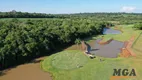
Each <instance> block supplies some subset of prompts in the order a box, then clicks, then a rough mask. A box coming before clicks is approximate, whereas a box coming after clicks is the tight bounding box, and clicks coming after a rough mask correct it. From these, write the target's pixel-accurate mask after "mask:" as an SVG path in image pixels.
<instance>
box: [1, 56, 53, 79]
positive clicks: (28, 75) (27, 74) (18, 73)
mask: <svg viewBox="0 0 142 80" xmlns="http://www.w3.org/2000/svg"><path fill="white" fill-rule="evenodd" d="M41 60H43V58H39V59H36V60H35V61H33V62H32V63H28V64H23V65H20V66H17V67H16V68H12V69H10V70H7V71H4V75H3V76H0V80H52V79H51V75H50V74H49V73H47V72H44V71H42V70H41V69H40V61H41Z"/></svg>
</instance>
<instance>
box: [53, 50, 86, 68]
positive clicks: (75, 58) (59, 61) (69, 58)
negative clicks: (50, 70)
mask: <svg viewBox="0 0 142 80" xmlns="http://www.w3.org/2000/svg"><path fill="white" fill-rule="evenodd" d="M87 62H88V58H87V56H85V55H84V54H83V53H82V52H81V51H77V50H69V51H62V52H60V53H58V54H57V55H56V56H55V57H54V58H53V59H52V61H51V64H52V66H53V67H55V68H58V69H65V70H70V69H76V68H79V67H82V66H83V65H85V64H86V63H87Z"/></svg>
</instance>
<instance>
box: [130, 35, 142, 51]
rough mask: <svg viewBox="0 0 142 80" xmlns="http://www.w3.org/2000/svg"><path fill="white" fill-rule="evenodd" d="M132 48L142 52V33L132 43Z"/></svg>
mask: <svg viewBox="0 0 142 80" xmlns="http://www.w3.org/2000/svg"><path fill="white" fill-rule="evenodd" d="M132 48H133V49H135V50H137V51H139V52H142V34H140V36H139V37H138V39H137V40H136V41H135V43H134V44H133V46H132Z"/></svg>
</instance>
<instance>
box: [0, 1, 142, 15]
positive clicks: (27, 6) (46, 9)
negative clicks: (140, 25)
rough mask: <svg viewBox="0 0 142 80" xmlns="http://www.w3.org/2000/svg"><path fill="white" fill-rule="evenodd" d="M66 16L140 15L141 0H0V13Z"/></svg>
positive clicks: (141, 11) (141, 10)
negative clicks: (103, 13) (100, 14)
mask: <svg viewBox="0 0 142 80" xmlns="http://www.w3.org/2000/svg"><path fill="white" fill-rule="evenodd" d="M12 10H16V11H21V12H31V13H32V12H36V13H51V14H62V13H64V14H66V13H67V14H68V13H84V12H89V13H92V12H128V13H130V12H133V13H142V0H0V12H7V11H12Z"/></svg>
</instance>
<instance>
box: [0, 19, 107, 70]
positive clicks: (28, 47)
mask: <svg viewBox="0 0 142 80" xmlns="http://www.w3.org/2000/svg"><path fill="white" fill-rule="evenodd" d="M106 25H110V24H109V23H106V22H98V21H94V20H90V19H50V20H26V21H19V20H17V19H13V20H11V21H6V22H5V21H0V64H1V66H0V68H1V69H3V68H7V67H10V66H13V65H17V64H20V63H24V62H26V61H29V60H31V59H33V58H35V57H37V56H41V55H45V54H46V55H48V54H50V53H51V52H53V51H55V50H58V48H59V47H62V46H66V45H68V44H72V43H74V41H75V40H76V39H82V38H85V37H88V36H91V35H98V34H101V33H102V30H103V27H106Z"/></svg>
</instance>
